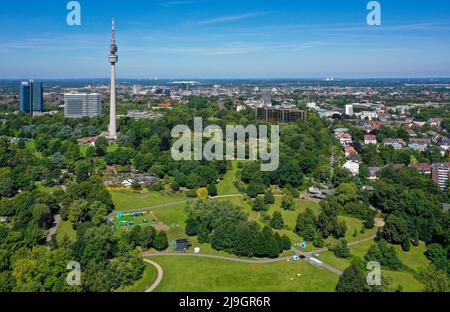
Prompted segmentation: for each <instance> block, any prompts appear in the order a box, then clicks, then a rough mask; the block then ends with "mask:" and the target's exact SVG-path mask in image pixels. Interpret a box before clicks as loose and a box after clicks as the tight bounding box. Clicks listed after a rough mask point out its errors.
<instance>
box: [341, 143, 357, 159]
mask: <svg viewBox="0 0 450 312" xmlns="http://www.w3.org/2000/svg"><path fill="white" fill-rule="evenodd" d="M344 152H345V157H347V158H348V157H350V156H351V155H358V152H357V151H356V149H355V148H354V147H353V146H350V145H349V146H346V147H345V148H344Z"/></svg>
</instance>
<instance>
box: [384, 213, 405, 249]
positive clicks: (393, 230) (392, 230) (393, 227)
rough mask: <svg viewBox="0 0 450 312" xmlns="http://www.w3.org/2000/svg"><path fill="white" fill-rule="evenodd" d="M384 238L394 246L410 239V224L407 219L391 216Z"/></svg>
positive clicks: (387, 222)
mask: <svg viewBox="0 0 450 312" xmlns="http://www.w3.org/2000/svg"><path fill="white" fill-rule="evenodd" d="M384 237H385V239H386V240H387V241H388V242H391V243H393V244H402V243H403V242H405V240H407V239H409V234H408V224H407V222H406V221H405V219H403V218H400V217H397V216H395V215H389V217H388V218H387V219H386V224H385V226H384Z"/></svg>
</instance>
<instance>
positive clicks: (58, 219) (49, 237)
mask: <svg viewBox="0 0 450 312" xmlns="http://www.w3.org/2000/svg"><path fill="white" fill-rule="evenodd" d="M54 218H55V221H54V222H53V225H52V227H51V228H50V229H49V230H48V233H47V238H46V241H47V243H50V242H51V241H52V237H53V235H55V234H56V231H57V230H58V227H59V224H60V223H61V221H62V219H61V215H59V214H57V215H55V217H54Z"/></svg>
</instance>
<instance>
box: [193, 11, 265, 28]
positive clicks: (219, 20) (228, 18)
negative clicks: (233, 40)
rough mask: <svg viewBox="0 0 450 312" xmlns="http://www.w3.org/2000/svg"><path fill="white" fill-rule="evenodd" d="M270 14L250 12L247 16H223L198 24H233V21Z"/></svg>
mask: <svg viewBox="0 0 450 312" xmlns="http://www.w3.org/2000/svg"><path fill="white" fill-rule="evenodd" d="M267 14H269V13H268V12H250V13H245V14H239V15H229V16H222V17H217V18H212V19H207V20H203V21H200V22H198V25H210V24H218V23H226V22H233V21H240V20H245V19H249V18H253V17H258V16H263V15H267Z"/></svg>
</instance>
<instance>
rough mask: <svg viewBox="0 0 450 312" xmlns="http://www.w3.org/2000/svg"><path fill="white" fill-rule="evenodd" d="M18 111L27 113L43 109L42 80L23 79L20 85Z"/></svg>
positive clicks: (31, 113)
mask: <svg viewBox="0 0 450 312" xmlns="http://www.w3.org/2000/svg"><path fill="white" fill-rule="evenodd" d="M20 111H21V112H23V113H26V114H29V115H33V112H43V111H44V89H43V87H42V82H34V81H25V82H22V83H21V85H20Z"/></svg>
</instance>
